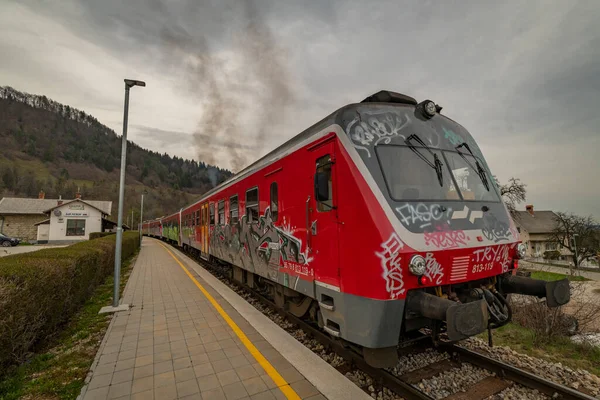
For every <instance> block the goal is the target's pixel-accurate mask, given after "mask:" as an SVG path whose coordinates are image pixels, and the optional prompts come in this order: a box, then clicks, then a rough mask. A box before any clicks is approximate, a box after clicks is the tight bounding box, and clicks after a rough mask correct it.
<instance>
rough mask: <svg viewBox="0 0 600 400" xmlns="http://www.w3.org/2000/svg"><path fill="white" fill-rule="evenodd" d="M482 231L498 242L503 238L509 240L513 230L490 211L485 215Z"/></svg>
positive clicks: (488, 237)
mask: <svg viewBox="0 0 600 400" xmlns="http://www.w3.org/2000/svg"><path fill="white" fill-rule="evenodd" d="M481 233H483V236H485V237H486V238H487V239H488V240H492V241H494V242H496V243H498V242H500V241H501V240H509V239H510V237H511V232H510V229H509V226H508V224H507V223H505V222H502V221H499V220H498V219H497V218H496V216H495V215H494V214H491V213H488V214H486V215H485V216H484V217H483V227H482V228H481Z"/></svg>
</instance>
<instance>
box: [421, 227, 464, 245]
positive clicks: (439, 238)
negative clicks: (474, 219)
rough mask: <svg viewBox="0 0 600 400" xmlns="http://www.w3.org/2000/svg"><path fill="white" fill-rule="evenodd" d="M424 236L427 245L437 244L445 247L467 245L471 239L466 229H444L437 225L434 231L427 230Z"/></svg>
mask: <svg viewBox="0 0 600 400" xmlns="http://www.w3.org/2000/svg"><path fill="white" fill-rule="evenodd" d="M424 236H425V245H426V246H435V247H439V248H443V249H447V248H449V247H460V246H466V245H467V240H469V237H468V236H467V234H466V233H465V232H464V231H462V230H457V231H451V230H443V227H437V228H436V230H435V231H433V232H425V235H424Z"/></svg>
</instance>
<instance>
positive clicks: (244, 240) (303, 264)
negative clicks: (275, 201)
mask: <svg viewBox="0 0 600 400" xmlns="http://www.w3.org/2000/svg"><path fill="white" fill-rule="evenodd" d="M293 233H294V232H293V228H291V227H290V226H289V224H287V223H286V222H285V220H284V222H283V224H282V226H281V227H277V226H275V224H274V223H273V219H272V218H271V210H270V209H269V208H267V209H266V210H265V213H264V214H263V215H261V216H260V217H259V218H258V221H253V222H251V223H248V221H247V216H246V215H243V216H242V217H241V218H240V219H239V221H238V222H237V223H234V224H233V225H231V224H228V225H215V226H214V228H213V229H212V231H211V238H210V240H211V242H210V243H211V253H214V255H215V256H216V257H218V258H221V259H223V260H227V261H229V262H231V263H232V264H234V265H239V266H241V267H243V268H245V269H247V270H249V271H251V272H254V273H257V274H259V275H262V276H265V277H269V278H271V279H274V280H277V276H278V272H279V270H280V269H284V270H285V272H292V273H294V274H297V275H304V276H313V275H314V272H313V269H312V268H310V267H309V263H310V261H311V258H310V257H309V256H308V255H307V253H308V250H307V251H304V252H303V251H302V241H301V240H300V239H298V238H296V237H295V236H294V235H293Z"/></svg>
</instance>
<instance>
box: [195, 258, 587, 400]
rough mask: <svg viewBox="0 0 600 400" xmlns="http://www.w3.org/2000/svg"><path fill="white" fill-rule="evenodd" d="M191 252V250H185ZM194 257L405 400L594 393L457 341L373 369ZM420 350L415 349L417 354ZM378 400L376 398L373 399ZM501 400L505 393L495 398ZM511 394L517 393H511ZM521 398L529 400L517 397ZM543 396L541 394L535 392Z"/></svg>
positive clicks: (576, 398)
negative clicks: (466, 378)
mask: <svg viewBox="0 0 600 400" xmlns="http://www.w3.org/2000/svg"><path fill="white" fill-rule="evenodd" d="M188 255H189V254H188ZM192 258H194V260H195V261H196V262H197V263H198V264H200V265H201V266H203V267H204V268H205V269H207V270H208V271H210V272H211V273H212V274H213V275H215V276H216V277H217V278H218V279H220V280H221V281H223V282H225V283H226V284H227V285H228V286H230V287H232V288H234V289H237V290H236V291H238V293H239V292H246V293H249V294H250V295H251V296H252V297H253V298H254V299H255V300H257V301H258V302H260V303H261V304H262V305H264V306H266V307H268V308H269V309H271V310H272V311H274V312H276V313H277V314H279V315H281V317H283V318H284V319H287V321H289V322H290V323H291V324H294V325H296V326H297V327H298V328H299V329H301V330H302V331H304V332H305V333H306V334H308V335H309V336H311V337H312V338H313V339H314V340H316V341H317V342H319V343H320V344H321V345H323V346H324V347H325V348H329V349H331V351H333V352H334V353H336V354H337V355H338V356H340V357H341V358H343V359H344V360H345V361H346V363H347V365H345V366H342V367H339V366H338V367H336V368H337V369H338V370H340V372H342V373H344V372H345V371H348V370H349V369H358V370H360V371H362V372H363V373H365V374H367V375H368V376H370V377H371V378H372V381H373V382H374V383H375V384H377V385H378V386H379V387H381V388H387V389H389V390H390V391H391V392H393V393H395V394H397V395H398V396H401V397H402V398H406V399H418V400H433V399H446V400H463V399H464V400H466V399H469V400H471V399H473V400H479V399H481V400H483V399H493V398H495V397H494V396H496V395H499V394H500V393H501V392H503V391H504V390H505V389H508V388H510V387H512V386H514V385H515V384H517V385H521V386H523V387H525V388H528V389H531V390H532V391H535V392H533V393H541V394H543V395H545V396H546V398H550V399H564V400H594V399H595V397H592V396H590V395H588V394H585V393H583V392H580V391H577V390H574V389H572V388H569V387H567V386H564V385H560V384H558V383H555V382H552V381H550V380H548V379H545V378H543V377H540V376H537V375H535V374H533V373H531V372H528V371H525V370H523V369H520V368H517V367H514V366H512V365H510V364H507V363H504V362H502V361H499V360H496V359H494V358H490V357H488V356H485V355H483V354H480V353H477V352H475V351H472V350H469V349H466V348H464V347H461V346H459V345H456V344H452V343H447V342H441V343H438V346H437V351H438V352H440V353H446V354H447V357H444V358H442V359H441V360H438V361H435V362H433V363H431V364H428V365H424V366H422V367H418V368H416V369H413V370H411V371H407V372H403V373H400V374H394V373H392V372H390V371H388V370H386V369H379V368H374V367H372V366H370V365H369V364H367V363H366V361H365V360H364V359H363V358H362V356H361V355H360V354H358V353H356V352H355V351H353V350H352V349H350V348H348V347H347V346H346V345H344V344H343V343H342V342H341V341H339V340H337V339H334V338H332V337H331V336H329V335H328V334H326V333H324V332H322V331H321V330H319V329H318V328H316V327H315V326H313V325H311V324H309V323H307V322H306V321H304V320H302V319H300V318H298V317H296V316H294V315H292V314H290V313H288V312H286V311H285V310H283V309H281V308H279V307H277V306H276V305H275V303H274V302H273V301H271V300H270V299H268V298H266V297H265V296H263V295H262V294H261V293H259V292H257V291H256V290H254V289H251V288H249V287H246V286H243V285H241V284H239V283H238V282H236V281H234V280H233V279H231V277H230V276H229V274H227V273H224V272H223V268H222V267H220V266H218V265H215V264H213V263H210V262H207V261H206V260H204V259H202V258H199V257H194V256H192ZM417 354H418V353H417ZM465 365H466V366H474V367H475V368H479V369H481V370H484V371H488V374H487V376H485V377H484V378H483V379H479V380H477V381H476V382H475V383H473V384H470V385H469V386H468V388H466V390H464V389H462V390H459V391H455V392H453V393H450V394H448V395H447V396H445V397H444V396H442V397H440V396H439V395H438V396H435V397H433V396H431V395H430V394H428V393H427V390H424V387H425V385H424V384H423V382H425V381H427V380H430V379H435V378H436V377H438V376H439V375H440V374H443V373H445V372H446V371H449V370H452V369H461V368H463V367H464V366H465ZM466 371H467V372H468V371H472V368H471V369H469V368H467V369H466ZM377 398H379V397H377ZM496 398H503V397H496ZM511 398H515V397H511ZM519 398H530V397H528V396H526V397H519ZM539 398H544V396H539Z"/></svg>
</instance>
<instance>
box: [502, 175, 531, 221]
mask: <svg viewBox="0 0 600 400" xmlns="http://www.w3.org/2000/svg"><path fill="white" fill-rule="evenodd" d="M494 178H495V179H496V183H497V184H498V187H499V188H500V195H501V196H502V200H503V201H504V204H506V208H508V212H510V215H511V217H512V218H513V219H515V217H516V216H517V204H519V203H522V202H524V201H525V195H526V193H527V189H525V187H526V186H527V185H525V184H524V183H523V182H521V180H520V179H519V178H515V177H513V178H510V179H509V180H508V183H507V184H505V185H503V184H501V183H500V182H499V181H498V179H497V178H496V177H494Z"/></svg>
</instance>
